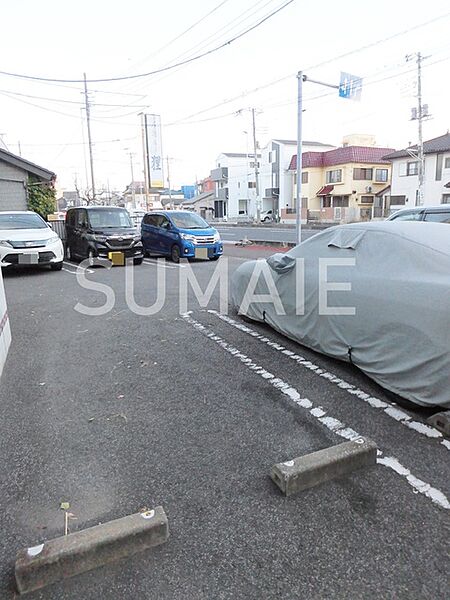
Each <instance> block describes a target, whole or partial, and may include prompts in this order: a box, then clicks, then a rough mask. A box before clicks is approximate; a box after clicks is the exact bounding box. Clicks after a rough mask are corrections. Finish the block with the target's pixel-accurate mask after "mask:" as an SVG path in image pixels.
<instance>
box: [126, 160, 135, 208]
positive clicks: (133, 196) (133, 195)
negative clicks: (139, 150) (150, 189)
mask: <svg viewBox="0 0 450 600" xmlns="http://www.w3.org/2000/svg"><path fill="white" fill-rule="evenodd" d="M127 150H129V149H128V148H125V151H127ZM128 154H129V156H130V168H131V203H132V205H133V208H136V190H135V189H134V167H133V156H134V152H131V150H129V152H128Z"/></svg>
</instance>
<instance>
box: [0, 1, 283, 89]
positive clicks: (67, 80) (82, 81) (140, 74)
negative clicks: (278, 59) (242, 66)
mask: <svg viewBox="0 0 450 600" xmlns="http://www.w3.org/2000/svg"><path fill="white" fill-rule="evenodd" d="M292 2H294V0H287V1H286V2H285V3H284V4H282V5H281V6H279V7H278V8H276V9H275V10H273V11H272V12H271V13H269V14H268V15H266V16H265V17H263V18H262V19H260V20H259V21H258V22H257V23H255V24H254V25H252V26H251V27H248V28H247V29H246V30H245V31H243V32H241V33H239V34H237V35H235V36H234V37H232V38H231V39H229V40H227V41H226V42H223V43H222V44H220V45H219V46H216V47H215V48H211V49H210V50H207V51H206V52H203V53H201V54H198V55H197V56H193V57H192V58H188V59H186V60H184V61H181V62H179V63H175V64H173V65H168V66H166V67H162V68H160V69H155V70H154V71H149V72H148V73H138V74H136V75H125V76H122V77H104V78H97V79H88V80H86V83H105V82H108V81H125V80H128V79H139V78H142V77H149V76H150V75H156V74H157V73H162V72H164V71H169V70H171V69H175V68H176V67H180V66H182V65H186V64H189V63H191V62H194V61H197V60H199V59H201V58H204V57H205V56H208V55H210V54H213V53H214V52H218V51H219V50H221V49H222V48H225V47H226V46H229V45H230V44H232V43H233V42H235V41H237V40H238V39H240V38H242V37H244V36H245V35H247V34H248V33H250V32H251V31H253V30H254V29H256V28H257V27H260V26H261V25H262V24H263V23H265V22H266V21H268V20H269V19H271V18H272V17H273V16H275V15H276V14H277V13H279V12H280V11H282V10H283V9H284V8H286V7H287V6H289V4H292ZM0 74H1V75H7V76H9V77H18V78H20V79H31V80H33V81H48V82H53V83H84V81H85V80H84V79H56V78H51V77H37V76H33V75H23V74H19V73H10V72H8V71H0Z"/></svg>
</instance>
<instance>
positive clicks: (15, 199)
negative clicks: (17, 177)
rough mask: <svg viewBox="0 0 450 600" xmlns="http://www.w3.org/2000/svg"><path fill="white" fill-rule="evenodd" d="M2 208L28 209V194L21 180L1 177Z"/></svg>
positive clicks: (0, 206) (0, 203)
mask: <svg viewBox="0 0 450 600" xmlns="http://www.w3.org/2000/svg"><path fill="white" fill-rule="evenodd" d="M0 210H27V195H26V191H25V188H24V187H23V183H22V182H21V181H5V180H4V179H3V180H2V179H0Z"/></svg>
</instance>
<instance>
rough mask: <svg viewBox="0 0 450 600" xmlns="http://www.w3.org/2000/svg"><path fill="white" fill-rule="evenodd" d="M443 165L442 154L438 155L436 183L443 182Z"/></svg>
mask: <svg viewBox="0 0 450 600" xmlns="http://www.w3.org/2000/svg"><path fill="white" fill-rule="evenodd" d="M442 163H443V156H442V154H436V181H441V179H442Z"/></svg>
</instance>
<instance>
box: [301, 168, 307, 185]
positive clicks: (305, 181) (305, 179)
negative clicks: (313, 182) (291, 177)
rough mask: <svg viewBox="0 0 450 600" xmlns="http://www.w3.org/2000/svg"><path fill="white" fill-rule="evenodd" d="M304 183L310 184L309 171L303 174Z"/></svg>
mask: <svg viewBox="0 0 450 600" xmlns="http://www.w3.org/2000/svg"><path fill="white" fill-rule="evenodd" d="M302 183H308V171H304V172H303V173H302Z"/></svg>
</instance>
